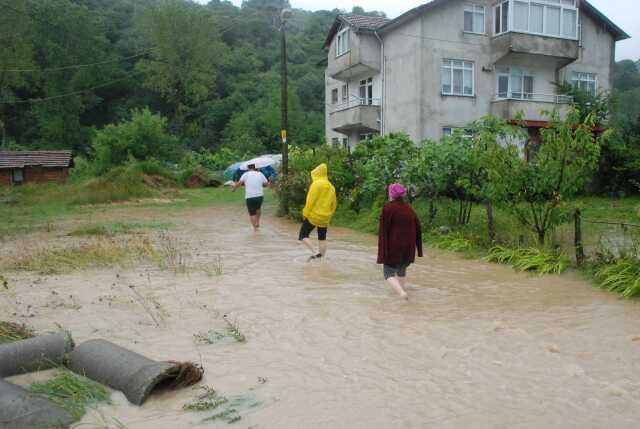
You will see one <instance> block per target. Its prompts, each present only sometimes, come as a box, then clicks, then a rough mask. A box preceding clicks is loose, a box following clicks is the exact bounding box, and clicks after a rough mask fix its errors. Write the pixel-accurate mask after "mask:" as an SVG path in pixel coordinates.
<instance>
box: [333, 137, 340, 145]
mask: <svg viewBox="0 0 640 429" xmlns="http://www.w3.org/2000/svg"><path fill="white" fill-rule="evenodd" d="M331 146H333V147H339V146H340V139H339V138H338V137H334V138H332V139H331Z"/></svg>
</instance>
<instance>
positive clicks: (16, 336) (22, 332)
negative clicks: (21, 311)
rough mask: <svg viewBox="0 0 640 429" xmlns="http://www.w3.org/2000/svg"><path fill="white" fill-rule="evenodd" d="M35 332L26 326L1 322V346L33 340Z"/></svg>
mask: <svg viewBox="0 0 640 429" xmlns="http://www.w3.org/2000/svg"><path fill="white" fill-rule="evenodd" d="M34 336H35V331H34V330H33V329H31V328H30V327H28V326H27V325H24V324H19V323H13V322H3V321H0V344H6V343H13V342H15V341H20V340H26V339H28V338H33V337H34Z"/></svg>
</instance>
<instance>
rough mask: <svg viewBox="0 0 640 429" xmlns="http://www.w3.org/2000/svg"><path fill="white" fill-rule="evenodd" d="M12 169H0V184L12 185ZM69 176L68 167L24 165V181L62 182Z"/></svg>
mask: <svg viewBox="0 0 640 429" xmlns="http://www.w3.org/2000/svg"><path fill="white" fill-rule="evenodd" d="M11 173H12V169H3V170H0V186H10V185H12V184H13V183H12V179H11V177H12V175H11ZM68 178H69V169H68V168H47V167H39V166H33V167H25V168H24V183H51V182H55V183H64V182H66V181H67V179H68Z"/></svg>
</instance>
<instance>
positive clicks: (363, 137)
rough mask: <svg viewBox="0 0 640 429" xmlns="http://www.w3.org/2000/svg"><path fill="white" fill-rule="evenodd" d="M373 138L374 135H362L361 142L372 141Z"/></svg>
mask: <svg viewBox="0 0 640 429" xmlns="http://www.w3.org/2000/svg"><path fill="white" fill-rule="evenodd" d="M373 137H374V134H372V133H366V134H360V141H361V142H366V141H371V140H373Z"/></svg>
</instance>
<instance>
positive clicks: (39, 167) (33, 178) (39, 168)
mask: <svg viewBox="0 0 640 429" xmlns="http://www.w3.org/2000/svg"><path fill="white" fill-rule="evenodd" d="M70 168H73V156H72V154H71V151H70V150H39V151H15V152H13V151H11V152H9V151H0V186H1V185H4V186H11V185H20V184H23V183H48V182H57V183H64V182H65V181H66V180H67V178H68V177H69V169H70Z"/></svg>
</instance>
